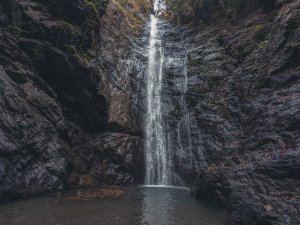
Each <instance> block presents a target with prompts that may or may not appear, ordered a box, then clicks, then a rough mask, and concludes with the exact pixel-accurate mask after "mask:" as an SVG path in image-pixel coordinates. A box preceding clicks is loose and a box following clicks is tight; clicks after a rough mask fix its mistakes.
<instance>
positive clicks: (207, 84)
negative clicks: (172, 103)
mask: <svg viewBox="0 0 300 225" xmlns="http://www.w3.org/2000/svg"><path fill="white" fill-rule="evenodd" d="M193 2H198V3H199V5H198V7H199V8H195V10H196V12H197V10H199V11H198V13H199V14H197V15H196V16H195V17H194V21H193V22H194V24H193V25H192V31H190V33H186V34H184V35H183V36H184V37H185V38H186V37H192V40H189V41H188V45H186V46H187V49H188V55H187V63H186V64H187V69H188V72H187V76H188V84H187V91H186V94H185V95H184V98H185V101H186V106H187V109H188V110H187V111H188V114H189V121H190V126H189V127H190V133H191V137H190V141H191V143H192V144H191V146H194V147H193V149H192V152H193V153H192V157H193V159H192V161H193V165H194V169H195V170H196V171H197V173H198V175H197V178H196V179H195V183H194V185H193V194H194V195H195V196H197V197H199V198H202V199H208V200H215V201H217V202H222V203H223V204H224V205H226V206H227V207H228V208H229V210H230V212H231V221H232V222H233V223H235V224H278V225H279V224H295V225H296V224H300V221H299V218H300V214H299V208H300V199H299V196H300V188H299V187H300V179H299V172H300V170H299V163H300V151H299V150H300V149H299V140H300V126H299V116H300V105H299V104H300V101H299V99H300V95H299V93H300V83H299V74H300V55H299V50H300V49H299V43H300V34H299V22H300V13H299V12H300V11H299V10H300V1H298V0H295V1H270V2H267V1H259V2H258V1H193ZM209 2H210V3H209ZM212 2H215V3H216V4H217V6H216V5H213V4H212ZM221 2H222V4H224V5H223V6H222V7H221V5H219V3H221ZM238 2H239V3H238ZM243 2H244V3H245V2H247V3H248V4H247V5H246V6H245V7H244V8H243V9H245V10H244V11H240V10H239V9H240V4H242V3H243ZM200 3H201V4H200ZM203 4H204V5H203ZM209 4H212V5H209ZM204 6H205V7H204ZM221 8H222V10H221ZM225 9H226V10H225ZM215 10H216V11H215ZM224 10H225V11H224ZM203 15H205V16H204V17H203ZM221 15H222V16H221ZM230 15H232V17H230ZM223 18H225V20H223ZM201 21H202V23H201V24H198V23H197V22H201ZM175 48H177V46H175ZM174 51H175V50H174ZM183 58H184V57H182V60H183ZM170 74H171V72H170ZM172 74H173V75H174V74H175V75H176V72H172ZM174 79H175V78H174ZM181 82H182V81H181ZM176 83H177V82H174V84H173V85H175V84H176ZM177 96H178V97H177ZM177 96H175V97H174V98H178V99H179V98H180V97H179V96H180V94H178V95H177ZM178 99H177V100H176V101H177V102H180V101H179V100H178ZM174 118H176V116H175V117H174ZM182 142H183V143H188V142H189V140H188V139H187V137H183V141H182ZM184 151H185V152H189V148H188V147H187V146H186V144H185V145H184ZM180 168H181V167H180ZM183 177H184V176H183Z"/></svg>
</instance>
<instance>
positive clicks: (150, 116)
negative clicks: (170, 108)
mask: <svg viewBox="0 0 300 225" xmlns="http://www.w3.org/2000/svg"><path fill="white" fill-rule="evenodd" d="M154 7H155V10H156V12H157V13H156V14H159V11H158V10H161V5H160V2H158V1H155V4H154ZM158 22H159V20H158V18H157V17H155V16H154V15H151V25H150V26H151V30H150V46H149V61H148V73H147V119H146V146H145V151H146V152H145V155H146V177H145V183H146V185H171V168H172V166H171V162H172V158H171V155H170V153H168V151H167V146H166V145H167V143H166V137H165V132H164V127H163V121H162V97H161V94H162V83H163V61H164V54H163V48H162V41H161V39H160V35H159V30H158Z"/></svg>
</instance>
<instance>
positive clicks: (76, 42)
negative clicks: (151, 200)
mask: <svg viewBox="0 0 300 225" xmlns="http://www.w3.org/2000/svg"><path fill="white" fill-rule="evenodd" d="M128 3H130V4H128V5H124V4H123V2H122V1H117V0H115V1H114V0H112V1H110V2H109V3H108V1H105V0H104V1H98V0H97V1H92V0H90V1H77V0H68V1H55V0H53V1H34V0H31V1H24V0H3V1H1V3H0V49H1V51H0V197H11V196H24V195H29V194H36V193H41V192H45V191H49V190H58V189H62V188H66V187H74V186H76V187H77V186H91V185H97V184H104V183H107V184H111V183H113V184H131V183H136V182H141V179H142V176H143V152H142V147H143V145H142V141H141V132H140V131H139V128H138V127H137V126H136V122H135V118H134V117H132V114H131V111H130V110H129V108H130V107H133V105H134V104H131V101H129V99H131V96H132V95H133V94H134V89H133V86H132V85H131V83H132V80H133V79H135V77H134V76H135V74H134V73H126V71H125V72H123V73H118V69H119V67H120V66H122V65H124V63H123V61H122V57H124V56H123V55H125V53H127V52H128V51H129V49H130V48H131V46H132V43H131V42H130V40H129V37H130V36H131V35H132V34H135V35H138V30H139V28H140V27H141V25H142V24H143V22H144V21H143V20H144V16H143V15H144V14H146V13H147V12H148V11H149V9H150V8H149V7H150V6H149V2H148V1H138V2H136V1H129V2H128ZM120 12H121V13H120ZM134 12H135V13H134ZM130 68H132V66H131V67H130ZM128 70H129V66H128ZM128 70H127V72H128ZM131 76H132V78H131ZM124 90H126V92H124Z"/></svg>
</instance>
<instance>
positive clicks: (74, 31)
mask: <svg viewBox="0 0 300 225" xmlns="http://www.w3.org/2000/svg"><path fill="white" fill-rule="evenodd" d="M60 27H61V28H62V29H63V30H64V31H65V32H68V33H70V34H71V35H73V36H81V35H82V32H81V30H80V27H78V26H76V25H74V24H71V23H67V22H65V21H62V22H61V23H60Z"/></svg>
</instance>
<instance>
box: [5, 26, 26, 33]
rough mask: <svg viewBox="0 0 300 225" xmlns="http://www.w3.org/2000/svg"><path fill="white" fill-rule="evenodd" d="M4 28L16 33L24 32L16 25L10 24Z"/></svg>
mask: <svg viewBox="0 0 300 225" xmlns="http://www.w3.org/2000/svg"><path fill="white" fill-rule="evenodd" d="M6 29H7V30H9V31H10V32H13V33H17V34H22V33H24V31H23V30H22V29H21V28H20V27H18V26H13V25H10V26H8V27H7V28H6Z"/></svg>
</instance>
